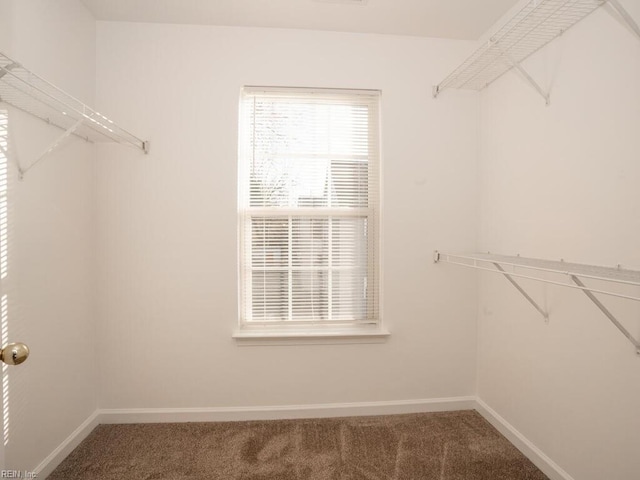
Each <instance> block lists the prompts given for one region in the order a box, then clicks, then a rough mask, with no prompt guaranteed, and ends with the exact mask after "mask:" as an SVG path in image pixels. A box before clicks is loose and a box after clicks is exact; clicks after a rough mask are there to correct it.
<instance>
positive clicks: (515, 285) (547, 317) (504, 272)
mask: <svg viewBox="0 0 640 480" xmlns="http://www.w3.org/2000/svg"><path fill="white" fill-rule="evenodd" d="M493 264H494V265H495V267H496V268H497V269H498V270H499V271H500V272H501V273H502V274H503V275H504V276H505V278H506V279H507V280H509V282H511V285H513V286H514V287H516V290H518V291H519V292H520V293H521V294H522V296H523V297H524V298H526V299H527V301H528V302H529V303H530V304H531V305H533V307H534V308H535V309H536V310H537V311H538V312H540V315H542V316H543V317H544V319H545V321H546V322H547V323H548V322H549V314H548V313H547V312H546V311H544V309H543V308H542V307H541V306H540V305H538V304H537V303H536V301H535V300H534V299H533V298H531V296H530V295H529V294H528V293H527V292H525V291H524V289H523V288H522V287H521V286H520V284H518V282H516V281H515V280H514V279H513V277H512V276H511V275H509V274H508V273H507V272H506V271H505V270H504V268H502V266H501V265H500V264H499V263H497V262H493Z"/></svg>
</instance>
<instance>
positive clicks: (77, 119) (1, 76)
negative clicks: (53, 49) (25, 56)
mask: <svg viewBox="0 0 640 480" xmlns="http://www.w3.org/2000/svg"><path fill="white" fill-rule="evenodd" d="M0 102H4V103H6V104H8V105H11V106H12V107H15V108H17V109H19V110H22V111H24V112H26V113H29V114H31V115H33V116H35V117H37V118H39V119H40V120H43V121H44V122H46V123H48V124H50V125H53V126H55V127H58V128H60V129H61V130H63V131H65V133H64V134H63V135H62V137H61V138H60V140H62V139H64V138H65V137H67V136H69V135H74V136H76V137H79V138H82V139H83V140H85V141H88V142H116V143H119V144H122V145H127V146H133V147H136V148H139V149H140V150H142V151H144V152H145V153H147V152H148V149H149V144H148V142H146V141H143V140H141V139H140V138H138V137H136V136H135V135H133V134H131V133H129V132H128V131H126V130H125V129H123V128H121V127H119V126H118V125H116V124H115V123H114V122H113V121H112V120H109V119H108V118H107V117H105V116H104V115H102V114H100V113H98V112H96V111H95V110H93V109H91V108H89V107H88V106H87V105H85V104H84V103H83V102H81V101H80V100H78V99H76V98H74V97H72V96H71V95H69V94H68V93H66V92H64V91H63V90H61V89H59V88H58V87H56V86H55V85H53V84H51V83H49V82H48V81H46V80H44V79H43V78H41V77H39V76H38V75H36V74H35V73H33V72H31V71H29V70H27V69H26V68H24V67H23V66H22V65H20V64H19V63H18V62H16V61H14V60H12V59H11V58H9V57H8V56H7V55H5V54H3V53H1V52H0Z"/></svg>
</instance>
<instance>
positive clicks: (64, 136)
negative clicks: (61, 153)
mask: <svg viewBox="0 0 640 480" xmlns="http://www.w3.org/2000/svg"><path fill="white" fill-rule="evenodd" d="M80 125H82V120H78V121H77V122H76V123H74V124H73V125H71V127H69V128H68V129H67V130H66V131H65V132H64V133H63V134H62V135H60V136H59V137H58V138H56V139H55V140H54V141H53V143H52V144H51V145H49V147H47V149H46V150H44V151H43V152H42V153H41V154H40V156H39V157H38V158H36V160H35V161H34V162H33V163H31V164H30V165H29V166H28V167H26V168H22V167H21V166H18V178H19V179H20V180H22V179H23V178H24V175H25V173H27V172H28V171H29V170H31V169H32V168H33V167H35V166H36V165H37V164H38V163H39V162H40V161H41V160H42V159H44V158H45V157H46V156H47V155H49V154H51V152H53V151H54V150H55V149H56V148H58V147H59V146H60V145H61V144H62V142H64V141H65V140H66V139H67V138H68V137H69V136H70V135H72V134H73V133H74V132H75V131H76V130H77V129H78V127H79V126H80Z"/></svg>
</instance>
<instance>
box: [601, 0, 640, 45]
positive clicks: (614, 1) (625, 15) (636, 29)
mask: <svg viewBox="0 0 640 480" xmlns="http://www.w3.org/2000/svg"><path fill="white" fill-rule="evenodd" d="M608 1H609V5H611V6H612V7H613V9H614V10H615V11H616V12H617V13H618V15H620V17H621V18H622V20H623V21H624V22H625V23H626V24H627V26H628V27H629V28H630V29H631V30H632V31H633V33H635V34H636V36H637V37H638V39H639V40H640V26H638V24H637V23H636V21H635V20H634V19H633V17H632V16H631V15H629V12H627V10H626V9H625V8H624V7H623V6H622V4H621V3H620V2H619V1H618V0H608Z"/></svg>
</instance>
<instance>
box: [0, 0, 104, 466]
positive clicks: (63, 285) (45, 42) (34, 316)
mask: <svg viewBox="0 0 640 480" xmlns="http://www.w3.org/2000/svg"><path fill="white" fill-rule="evenodd" d="M0 6H1V7H2V10H1V12H2V26H3V28H2V30H3V33H2V35H0V42H1V43H0V51H2V52H3V53H6V54H7V55H9V56H11V57H12V58H14V59H15V60H17V61H19V62H21V63H22V64H23V65H25V66H26V67H27V68H30V69H31V70H33V71H35V72H37V73H38V74H40V75H41V76H43V77H45V78H47V79H48V80H50V81H52V82H54V83H56V84H57V85H59V86H60V87H62V88H64V89H65V90H67V91H68V92H70V93H72V94H74V95H75V96H77V97H79V98H80V99H82V100H84V101H87V102H92V101H93V98H94V89H95V21H94V20H93V18H92V16H91V15H90V14H89V13H88V12H87V11H86V10H85V8H84V7H83V6H82V4H81V3H80V2H79V1H76V0H33V1H23V0H15V1H7V0H2V2H1V3H0ZM5 26H6V29H5V28H4V27H5ZM0 108H4V104H2V105H0ZM9 129H10V138H9V141H10V145H9V149H10V157H11V158H10V161H11V162H15V161H16V160H18V161H20V162H21V163H22V165H23V166H25V165H28V164H29V163H30V162H32V161H33V160H35V158H36V157H37V155H39V154H40V153H41V152H42V151H43V150H44V148H45V147H46V146H48V145H49V144H50V143H51V142H52V141H53V140H54V138H55V137H56V136H57V135H59V134H60V133H61V132H60V131H59V130H57V129H54V128H53V127H50V126H48V125H46V124H44V123H43V122H41V121H39V120H37V119H34V118H33V117H29V116H27V115H26V114H24V113H22V112H19V111H14V110H9ZM91 152H92V150H91V147H90V145H87V144H85V143H83V142H81V141H79V140H70V141H69V143H68V144H67V145H66V146H65V147H63V148H61V149H60V150H59V151H57V152H56V153H54V154H52V155H51V156H49V157H47V158H46V159H45V160H43V162H42V163H41V164H39V165H38V166H36V167H35V168H33V170H31V171H29V172H28V174H27V176H26V177H25V179H24V180H23V181H21V182H18V181H17V178H16V175H15V169H13V168H12V170H11V174H12V176H13V178H12V182H15V183H14V184H13V186H12V188H13V190H12V196H11V197H10V200H9V202H10V204H11V206H12V208H13V211H12V217H11V218H12V223H11V225H10V227H9V228H10V235H11V237H12V238H11V242H12V243H11V246H10V250H9V279H10V280H11V282H10V283H11V285H12V287H11V289H10V291H9V293H10V307H9V340H10V341H23V342H25V343H27V344H28V345H29V347H30V348H31V357H30V358H29V360H28V361H27V363H25V364H24V365H21V366H19V367H15V368H12V369H11V370H10V374H9V443H8V445H7V447H6V468H10V469H21V470H33V469H34V468H35V467H36V466H37V465H38V464H39V463H40V462H41V461H42V460H43V459H44V458H45V457H46V456H47V455H49V454H50V453H51V452H52V451H53V450H54V449H55V448H56V447H57V446H58V445H59V444H60V443H61V442H62V441H63V440H64V439H65V438H67V436H69V435H70V434H71V433H72V432H73V431H74V430H75V429H76V428H77V427H78V426H79V425H80V424H81V423H82V422H83V421H84V420H85V419H87V417H88V416H89V415H91V414H92V413H93V411H94V410H95V408H96V397H95V391H96V380H95V377H96V369H95V366H96V362H95V354H94V333H95V332H94V329H95V324H94V321H95V315H94V306H95V302H94V298H95V295H94V277H95V275H94V273H95V272H94V271H95V268H94V267H95V263H94V253H95V252H94V245H95V241H94V221H93V219H94V201H93V200H94V197H93V179H94V177H93V164H92V163H91V160H92V158H91V156H92V155H91ZM12 165H13V164H12ZM5 286H6V284H5V283H4V282H3V292H5V293H6V291H5V290H4V288H5Z"/></svg>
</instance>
